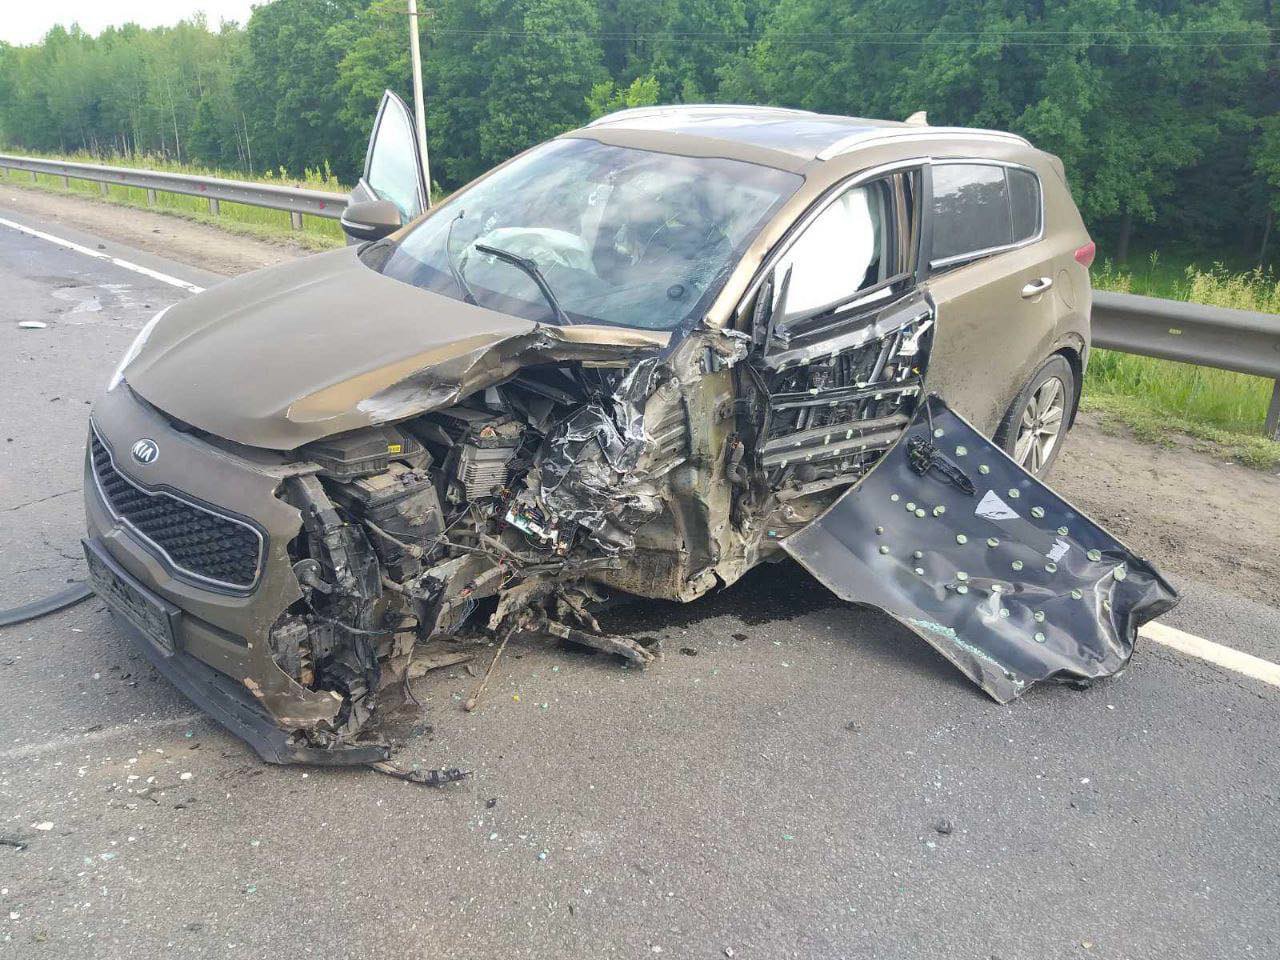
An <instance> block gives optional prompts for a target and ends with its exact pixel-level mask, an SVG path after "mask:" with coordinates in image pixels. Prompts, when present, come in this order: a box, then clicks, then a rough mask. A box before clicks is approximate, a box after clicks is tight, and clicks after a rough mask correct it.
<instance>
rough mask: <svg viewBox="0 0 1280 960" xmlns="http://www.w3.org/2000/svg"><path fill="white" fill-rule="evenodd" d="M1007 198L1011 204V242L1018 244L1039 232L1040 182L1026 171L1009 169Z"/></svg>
mask: <svg viewBox="0 0 1280 960" xmlns="http://www.w3.org/2000/svg"><path fill="white" fill-rule="evenodd" d="M1009 198H1010V200H1012V202H1013V240H1014V243H1018V242H1019V241H1022V240H1028V239H1030V238H1031V237H1034V236H1035V235H1036V234H1037V233H1039V232H1040V181H1039V179H1038V178H1037V177H1036V175H1035V174H1034V173H1031V172H1029V171H1027V170H1015V169H1013V168H1012V167H1010V168H1009Z"/></svg>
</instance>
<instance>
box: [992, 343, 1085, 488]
mask: <svg viewBox="0 0 1280 960" xmlns="http://www.w3.org/2000/svg"><path fill="white" fill-rule="evenodd" d="M1078 389H1079V387H1078V385H1077V384H1076V375H1075V371H1074V370H1072V369H1071V364H1070V363H1068V362H1067V358H1066V357H1064V356H1063V355H1062V354H1060V353H1055V354H1054V355H1053V356H1051V357H1050V358H1049V359H1047V360H1046V361H1045V362H1044V363H1042V364H1040V366H1039V367H1038V368H1036V372H1035V373H1034V374H1032V376H1031V379H1030V380H1028V381H1027V385H1026V386H1024V387H1023V388H1022V389H1021V390H1019V391H1018V395H1017V396H1016V397H1014V398H1013V403H1012V404H1011V405H1010V406H1009V412H1008V413H1006V414H1005V415H1004V419H1003V420H1001V421H1000V426H999V428H998V429H997V430H996V435H995V442H996V443H997V444H999V446H1000V447H1001V448H1002V449H1003V450H1004V452H1005V453H1007V454H1009V456H1011V457H1012V458H1013V459H1014V460H1015V461H1016V462H1017V463H1019V464H1020V465H1021V466H1022V468H1023V469H1024V470H1026V471H1027V472H1028V473H1030V474H1031V475H1032V476H1036V477H1043V476H1045V475H1046V474H1047V473H1048V472H1049V469H1050V468H1051V467H1052V466H1053V463H1054V461H1055V460H1057V459H1058V452H1059V451H1060V450H1061V449H1062V444H1063V441H1065V440H1066V438H1067V427H1068V425H1069V421H1070V417H1071V411H1072V410H1074V409H1075V402H1076V391H1077V390H1078Z"/></svg>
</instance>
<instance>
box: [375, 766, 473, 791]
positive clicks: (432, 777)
mask: <svg viewBox="0 0 1280 960" xmlns="http://www.w3.org/2000/svg"><path fill="white" fill-rule="evenodd" d="M369 767H370V768H371V769H373V770H377V771H378V772H379V773H385V774H386V775H387V776H389V777H395V778H396V779H397V780H405V781H407V782H409V783H421V784H423V785H424V786H428V787H441V786H444V785H445V784H446V783H457V782H458V781H460V780H465V779H466V778H467V777H469V776H471V771H470V770H459V769H458V768H457V767H445V768H444V769H441V770H417V769H412V768H408V767H401V766H398V765H397V764H395V763H392V762H391V761H390V760H380V761H378V762H377V763H371V764H369Z"/></svg>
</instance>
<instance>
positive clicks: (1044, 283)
mask: <svg viewBox="0 0 1280 960" xmlns="http://www.w3.org/2000/svg"><path fill="white" fill-rule="evenodd" d="M1052 286H1053V277H1037V278H1036V279H1035V280H1032V281H1031V282H1030V283H1028V284H1027V285H1026V286H1025V287H1023V288H1022V299H1023V300H1030V299H1031V298H1032V297H1038V296H1040V294H1042V293H1044V292H1045V291H1046V290H1048V289H1049V288H1050V287H1052Z"/></svg>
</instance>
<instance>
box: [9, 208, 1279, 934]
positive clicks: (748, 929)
mask: <svg viewBox="0 0 1280 960" xmlns="http://www.w3.org/2000/svg"><path fill="white" fill-rule="evenodd" d="M121 215H122V216H127V215H128V214H127V212H125V211H122V212H121ZM0 217H4V218H8V219H12V220H22V219H23V217H22V216H21V215H19V214H15V213H13V212H11V211H6V210H5V209H4V208H3V207H2V206H0ZM33 225H34V226H37V227H38V226H41V225H39V224H33ZM49 229H50V231H51V232H57V233H58V234H59V235H60V236H64V237H68V238H70V239H72V240H77V241H79V242H81V243H84V244H85V245H86V246H88V247H89V248H90V249H95V250H96V249H98V244H99V243H101V242H102V241H99V240H97V239H96V238H93V237H86V236H83V235H76V233H75V231H73V230H71V229H70V228H67V227H65V226H58V227H56V228H52V227H51V228H49ZM104 247H105V248H106V249H105V250H104V252H107V253H112V254H114V255H117V256H121V257H124V258H125V259H132V260H134V261H135V262H139V263H144V264H145V265H146V266H149V267H152V268H153V269H157V270H161V271H163V272H166V273H170V274H172V275H173V276H176V277H180V278H182V279H185V280H188V281H191V282H195V283H200V284H202V285H203V284H206V283H208V282H210V280H211V278H210V277H209V276H208V275H207V274H201V273H200V272H199V271H197V270H193V269H192V268H190V267H188V266H185V265H181V264H173V263H165V262H163V261H160V260H158V259H156V258H153V257H147V256H144V255H142V254H138V253H136V252H134V251H128V250H123V249H119V248H116V247H114V246H113V245H111V244H104ZM0 290H2V291H4V297H3V298H2V299H0V608H4V607H9V606H13V605H15V604H17V603H20V602H23V601H25V600H29V599H33V598H35V597H37V596H41V595H43V594H46V593H48V592H51V591H52V590H53V589H55V588H57V587H59V586H61V585H62V584H63V583H64V581H65V580H67V579H68V578H75V577H78V576H80V575H81V566H82V564H81V561H80V560H79V558H78V556H77V554H78V539H79V536H80V533H81V528H82V509H81V504H80V496H79V491H80V482H81V458H82V455H83V453H82V451H83V443H84V435H85V430H86V415H87V412H88V407H87V404H88V403H89V402H90V401H91V400H92V399H93V398H94V397H95V396H96V395H97V394H98V392H99V391H100V390H101V389H102V386H103V384H104V382H105V380H106V379H107V377H108V375H109V374H110V372H111V369H112V367H113V366H114V364H115V362H116V360H117V359H118V357H119V355H120V354H121V353H122V352H123V351H124V349H125V348H126V346H127V345H128V343H129V341H130V339H131V338H132V336H133V333H134V331H135V330H136V329H137V328H138V327H140V326H141V325H142V324H143V323H144V322H145V321H146V319H147V318H148V317H149V316H150V315H151V314H152V313H154V312H155V311H156V310H158V309H159V308H160V307H162V306H164V305H165V304H167V303H170V302H173V301H174V300H176V299H178V298H180V297H184V296H186V295H187V294H186V292H185V291H183V290H181V289H179V288H176V287H173V286H170V285H167V284H164V283H161V282H158V281H155V280H152V279H148V278H146V277H143V276H140V275H138V274H136V273H132V272H129V271H127V270H124V269H122V268H120V267H117V266H115V265H113V264H111V263H109V262H106V261H102V260H95V259H92V258H89V257H87V256H85V255H84V254H81V253H76V252H74V251H70V250H65V249H62V248H59V247H57V246H54V245H52V244H50V243H47V242H45V241H42V240H39V239H35V238H32V237H28V236H24V235H22V234H19V233H17V232H15V231H13V230H10V229H8V228H5V227H2V226H0ZM30 319H37V320H45V321H47V322H48V323H49V326H48V327H47V328H46V329H42V330H25V329H19V328H18V326H17V323H18V322H19V321H21V320H30ZM1183 585H1184V586H1187V584H1186V583H1185V581H1184V582H1183ZM610 619H611V621H612V623H611V625H612V626H613V627H615V628H616V629H619V630H622V631H630V632H632V633H634V634H636V635H642V636H658V637H661V638H662V639H663V651H664V656H663V659H662V660H661V661H660V662H658V663H657V664H655V665H654V666H653V667H651V668H649V669H648V670H645V671H643V672H641V671H638V670H628V669H626V668H623V667H621V666H619V665H618V663H617V662H615V661H614V660H612V659H609V658H606V657H596V656H589V655H585V654H581V653H574V652H568V651H565V650H563V649H559V648H556V647H553V646H534V645H522V646H518V647H513V648H512V649H511V654H512V655H510V656H509V657H508V658H504V662H503V665H502V666H501V667H500V669H499V671H498V673H497V674H496V676H495V678H494V681H493V682H492V683H491V686H490V691H489V695H488V697H487V700H486V702H485V703H484V705H483V706H482V708H481V709H480V710H479V711H478V712H476V713H475V714H470V715H468V714H465V713H463V712H462V710H461V700H462V699H465V696H466V695H467V693H468V692H469V690H470V688H471V685H472V684H473V683H474V682H475V681H474V680H472V679H471V678H470V677H469V676H467V674H466V673H465V672H463V671H461V670H453V671H445V672H442V673H437V674H433V675H431V676H429V677H428V678H426V679H425V680H423V681H421V682H420V683H419V685H418V687H417V690H418V695H419V697H420V698H421V699H423V701H424V703H425V705H426V712H425V715H424V717H423V720H424V721H425V724H428V725H429V727H428V726H425V725H424V726H422V727H419V728H418V730H417V731H416V734H415V736H413V737H412V739H411V740H410V741H409V744H408V748H407V750H406V753H405V756H406V757H408V758H419V759H421V760H423V761H424V762H425V763H427V764H430V765H434V766H439V765H443V764H458V765H463V766H466V767H468V768H470V769H472V770H474V771H475V773H474V776H473V777H472V778H471V779H470V780H469V781H467V782H465V783H464V784H461V785H457V786H453V787H449V788H445V789H441V790H432V789H427V788H423V787H418V786H413V785H409V784H404V783H400V782H398V781H395V780H392V779H390V778H387V777H383V776H380V775H378V774H375V773H371V772H366V771H353V770H338V771H333V770H314V769H313V770H306V769H303V768H278V767H268V766H265V765H263V764H261V763H259V762H258V761H257V760H256V759H255V757H254V756H253V755H252V754H251V753H250V752H249V751H248V749H247V748H245V747H244V746H242V745H241V744H240V743H239V742H238V741H236V740H234V739H233V738H231V737H230V736H228V735H227V734H225V733H223V732H222V731H221V730H220V729H219V728H217V727H216V726H215V725H213V724H212V723H210V722H209V721H207V720H205V719H203V718H202V717H200V716H199V715H197V714H196V712H195V711H194V710H193V708H192V707H191V706H190V705H189V704H188V703H187V702H185V701H184V700H183V699H182V697H181V696H180V695H178V694H177V693H176V692H175V691H173V690H172V689H171V688H169V687H168V686H167V684H166V683H165V682H164V681H162V680H158V679H157V678H156V677H155V676H154V675H153V674H152V672H151V671H150V669H149V668H148V667H147V666H146V665H145V661H144V660H143V659H142V658H141V656H140V655H139V654H138V653H136V652H135V651H134V650H132V649H131V648H130V646H129V645H128V644H127V642H125V641H124V640H122V639H121V638H120V637H118V636H117V635H116V633H115V632H114V630H113V629H112V627H111V625H110V623H109V621H108V619H107V616H106V614H105V613H104V611H103V609H102V607H101V604H99V603H98V602H97V601H96V600H95V601H90V602H87V603H85V604H82V605H80V606H78V607H75V608H73V609H71V610H68V611H65V612H63V613H60V614H57V615H54V616H51V617H47V618H45V619H43V620H39V621H35V622H31V623H28V624H24V625H19V626H17V627H11V628H5V629H0V839H3V838H9V839H20V840H21V841H22V842H25V843H26V845H27V846H26V849H24V850H19V849H17V848H15V847H13V846H7V845H5V846H0V956H6V957H9V956H12V957H59V958H80V957H95V958H102V957H106V958H115V957H146V958H155V957H167V956H181V957H184V958H203V957H233V956H245V957H267V956H278V957H285V958H291V957H301V956H312V955H315V956H324V957H331V958H338V957H344V958H345V957H353V958H354V957H360V958H371V957H384V956H386V957H392V956H396V957H400V956H443V957H451V958H472V957H475V958H499V957H501V958H506V957H522V956H529V957H538V958H559V957H565V958H575V960H577V958H583V957H614V956H617V957H641V956H644V957H652V956H655V955H659V954H662V955H666V956H670V957H680V958H684V957H690V958H716V957H725V956H733V957H742V958H769V960H774V958H783V957H802V958H854V957H859V958H861V957H867V958H871V957H875V958H898V957H902V958H934V957H936V958H948V960H952V958H970V957H972V958H982V960H986V958H992V957H996V958H1001V960H1014V958H1024V957H1025V958H1035V960H1044V958H1058V957H1073V958H1074V957H1104V958H1148V957H1150V958H1167V957H1175V956H1176V957H1178V958H1180V960H1190V958H1214V960H1219V958H1236V957H1249V958H1252V957H1258V958H1264V957H1275V956H1278V955H1280V927H1278V926H1277V923H1276V919H1277V916H1278V914H1280V910H1278V908H1280V866H1278V864H1280V830H1277V824H1278V823H1280V818H1278V816H1277V814H1278V812H1280V810H1278V807H1280V803H1278V796H1280V788H1278V787H1277V782H1278V780H1280V778H1278V776H1277V774H1278V773H1280V763H1278V762H1277V756H1276V750H1275V746H1274V741H1275V730H1276V717H1277V706H1278V705H1280V690H1277V689H1276V688H1274V687H1271V686H1267V685H1265V684H1263V683H1260V682H1258V681H1255V680H1250V679H1247V678H1245V677H1242V676H1240V675H1238V674H1235V673H1231V672H1228V671H1226V670H1223V669H1220V668H1217V667H1214V666H1211V665H1209V664H1206V663H1204V662H1202V661H1200V660H1196V659H1192V658H1188V657H1185V656H1183V655H1181V654H1177V653H1174V652H1172V651H1171V650H1168V649H1166V648H1163V647H1160V646H1156V645H1154V644H1149V643H1144V644H1141V645H1140V646H1139V647H1138V650H1137V652H1136V653H1135V655H1134V658H1133V662H1132V664H1131V666H1130V667H1129V669H1128V670H1127V671H1126V672H1125V673H1124V674H1122V675H1121V676H1119V677H1118V678H1115V679H1113V680H1111V681H1109V682H1106V683H1102V684H1099V685H1097V686H1095V687H1094V688H1093V689H1091V690H1088V691H1084V692H1081V691H1075V690H1070V689H1066V688H1060V687H1051V686H1043V687H1037V688H1035V689H1033V690H1032V691H1030V692H1029V693H1028V694H1027V695H1026V696H1024V697H1023V698H1021V699H1019V700H1017V701H1015V702H1014V703H1012V704H1010V705H1008V706H1006V707H1000V706H997V705H995V704H994V703H992V702H991V701H990V700H988V699H987V698H986V697H985V696H984V695H983V694H981V693H980V692H979V691H978V690H977V689H976V688H975V687H973V686H971V685H970V684H969V683H968V682H967V681H966V680H964V679H963V678H962V677H961V676H960V675H959V674H958V673H956V672H955V671H954V670H953V669H952V668H951V667H950V666H949V665H948V664H947V663H946V662H945V661H943V660H942V658H941V657H939V656H938V655H937V654H935V653H934V652H933V651H932V650H931V649H930V648H929V647H928V646H927V645H925V644H924V643H923V642H921V641H919V640H918V639H916V638H915V637H914V636H913V635H911V634H909V633H908V632H906V631H905V630H903V629H901V628H900V627H898V626H896V625H895V624H894V623H893V622H892V621H890V620H889V619H888V618H887V617H885V616H883V615H881V614H879V613H877V612H875V611H872V610H868V609H865V608H858V607H852V606H849V605H846V604H843V603H839V602H837V601H835V600H834V598H832V597H830V595H828V594H827V593H826V592H825V591H824V590H823V588H822V587H820V586H818V585H817V584H816V583H814V582H813V581H811V580H810V579H809V578H808V577H807V576H806V575H805V574H804V573H803V572H801V571H799V570H798V569H797V568H795V567H793V566H790V565H778V566H773V567H768V568H766V569H763V570H760V571H757V572H756V573H754V574H752V575H751V576H750V577H748V578H747V579H746V580H745V581H744V582H742V583H740V584H739V585H738V586H736V587H734V588H733V589H730V590H728V591H726V592H724V593H723V594H720V595H718V596H715V597H712V598H709V599H707V600H704V601H701V602H699V603H696V604H692V605H689V606H685V607H678V606H675V605H667V604H646V605H642V606H639V605H638V606H633V607H627V608H617V609H615V610H614V611H612V613H611V614H610ZM1166 619H1167V621H1168V622H1169V623H1171V624H1172V625H1174V626H1178V627H1181V628H1182V629H1184V630H1188V631H1192V632H1195V633H1198V634H1199V635H1200V636H1203V637H1206V638H1208V639H1211V640H1216V641H1218V642H1220V643H1225V644H1228V645H1231V646H1234V647H1236V648H1238V649H1242V650H1247V651H1249V652H1251V653H1254V654H1255V655H1258V656H1262V657H1267V658H1269V659H1272V660H1280V612H1278V611H1277V610H1275V609H1272V608H1270V607H1265V606H1261V605H1258V604H1256V603H1255V604H1250V603H1247V602H1244V601H1241V600H1239V599H1238V598H1235V597H1232V596H1230V595H1226V594H1223V593H1221V592H1213V591H1210V590H1206V589H1201V588H1197V586H1196V584H1195V583H1194V582H1193V583H1191V584H1190V589H1188V591H1187V598H1186V600H1185V602H1184V604H1183V605H1182V606H1181V607H1179V608H1178V609H1177V610H1176V611H1174V612H1173V613H1172V614H1171V615H1170V616H1169V617H1168V618H1166Z"/></svg>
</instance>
